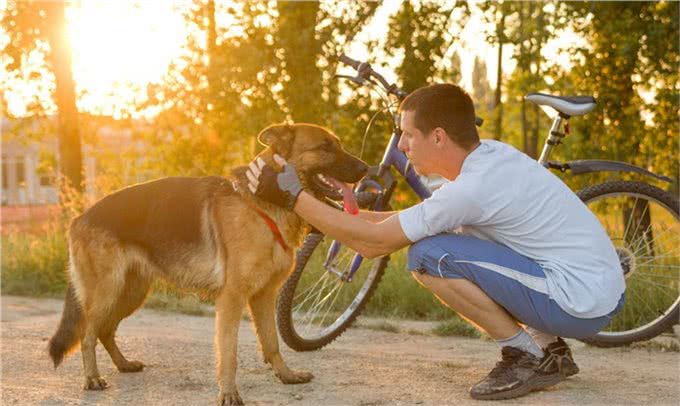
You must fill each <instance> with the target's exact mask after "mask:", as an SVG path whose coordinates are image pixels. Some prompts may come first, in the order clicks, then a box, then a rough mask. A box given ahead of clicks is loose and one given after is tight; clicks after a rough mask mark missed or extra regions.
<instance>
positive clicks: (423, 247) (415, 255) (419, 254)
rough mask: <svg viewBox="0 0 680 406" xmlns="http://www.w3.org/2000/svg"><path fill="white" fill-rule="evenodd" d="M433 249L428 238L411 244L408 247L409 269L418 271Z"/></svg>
mask: <svg viewBox="0 0 680 406" xmlns="http://www.w3.org/2000/svg"><path fill="white" fill-rule="evenodd" d="M430 251H431V245H430V244H429V243H428V240H427V239H423V240H420V241H417V242H414V243H413V244H411V246H410V247H409V248H408V253H407V260H408V269H409V271H414V272H415V271H416V270H417V269H419V268H420V267H421V266H422V264H423V263H424V262H425V261H424V260H425V257H426V256H427V255H428V253H429V252H430Z"/></svg>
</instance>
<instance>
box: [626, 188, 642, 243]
mask: <svg viewBox="0 0 680 406" xmlns="http://www.w3.org/2000/svg"><path fill="white" fill-rule="evenodd" d="M638 200H639V198H638V197H635V203H633V210H635V206H636V205H637V202H638ZM624 207H625V205H624ZM624 210H625V209H624ZM624 213H625V211H624ZM633 217H635V216H633V213H631V215H630V216H629V217H628V224H626V227H625V228H624V229H623V238H624V240H625V238H626V236H627V235H628V228H629V227H630V223H631V222H632V221H633Z"/></svg>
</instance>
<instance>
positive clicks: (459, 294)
mask: <svg viewBox="0 0 680 406" xmlns="http://www.w3.org/2000/svg"><path fill="white" fill-rule="evenodd" d="M408 259H409V269H410V270H411V271H416V272H414V274H413V275H414V277H415V278H416V279H417V280H418V281H419V282H420V283H421V284H422V285H424V286H425V287H427V288H428V289H430V290H431V291H432V292H433V293H434V294H435V295H436V296H437V297H438V298H439V299H440V300H441V301H442V302H443V303H445V304H446V305H448V306H449V307H451V308H452V309H453V310H455V311H456V312H458V313H459V314H460V315H461V316H463V317H464V318H466V319H468V320H470V321H471V322H472V323H474V324H476V325H478V326H479V327H480V328H481V329H483V330H484V331H486V332H487V333H488V334H489V335H490V336H491V337H492V338H494V339H495V340H496V341H497V342H498V344H499V346H501V347H502V358H503V359H502V361H500V362H499V363H498V364H497V366H496V368H494V369H493V370H492V371H491V373H490V374H489V375H488V376H487V377H486V378H485V379H483V380H482V381H480V382H479V383H478V384H476V385H475V386H474V387H473V388H472V389H471V392H470V393H471V395H472V396H473V397H474V398H477V399H505V398H511V397H517V396H522V395H524V394H526V393H529V392H530V391H532V390H537V389H541V388H544V387H547V386H550V385H553V384H555V383H558V382H560V381H561V380H563V379H564V375H562V374H561V373H560V370H559V369H558V368H547V365H548V363H545V362H542V361H545V360H548V359H551V356H547V355H546V356H545V357H544V354H543V350H542V349H541V347H540V346H538V345H537V344H536V343H535V342H534V340H533V339H532V338H531V336H530V335H529V334H528V333H527V332H526V331H525V330H524V329H523V328H521V327H520V326H519V324H518V322H517V320H519V321H520V322H521V323H523V324H527V325H531V326H536V327H539V328H542V329H545V327H546V325H545V324H544V323H542V320H543V319H545V318H546V316H549V315H547V313H546V310H545V309H546V303H548V300H547V288H546V280H545V274H544V273H543V271H542V269H541V268H540V266H538V265H537V264H536V263H534V262H533V261H530V260H529V259H528V258H525V257H522V256H521V255H519V254H517V253H515V252H513V251H512V250H509V249H508V248H507V247H503V246H500V245H498V244H494V243H491V242H489V241H484V240H479V239H477V238H474V237H470V236H462V235H450V234H449V235H440V236H435V237H430V238H428V239H425V240H422V241H419V242H418V243H416V244H414V245H413V246H412V247H411V249H410V250H409V258H408ZM548 305H550V306H552V305H553V304H548ZM539 313H542V314H540V315H539ZM565 345H566V344H565ZM567 348H568V347H567Z"/></svg>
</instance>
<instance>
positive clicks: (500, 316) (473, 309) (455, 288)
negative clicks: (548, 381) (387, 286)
mask: <svg viewBox="0 0 680 406" xmlns="http://www.w3.org/2000/svg"><path fill="white" fill-rule="evenodd" d="M413 276H414V277H415V278H416V280H417V281H418V282H420V284H422V285H423V286H425V287H426V288H428V289H429V290H430V291H432V293H434V295H435V296H437V297H438V298H439V300H440V301H442V302H443V303H444V304H445V305H447V306H448V307H450V308H451V309H453V310H455V311H456V312H457V313H458V314H459V315H461V316H462V317H463V318H465V319H466V320H468V321H470V322H471V323H472V324H475V325H477V326H479V328H481V329H482V330H484V331H485V332H486V333H487V334H488V335H489V336H491V338H493V339H494V340H496V342H498V343H499V345H500V346H501V347H504V346H511V347H516V348H519V349H521V350H524V351H527V352H530V353H532V354H533V355H535V356H536V357H538V358H541V357H543V351H542V350H541V347H540V346H538V345H537V344H536V343H535V342H534V340H533V339H532V338H531V336H530V335H528V334H527V333H526V331H524V330H523V329H522V327H520V325H519V324H517V322H516V321H515V319H514V318H513V317H512V316H510V314H509V313H508V312H507V310H505V309H504V308H503V307H501V306H500V305H499V304H498V303H496V302H494V301H493V299H491V298H490V297H489V296H488V295H487V294H486V293H485V292H484V291H483V290H482V289H480V288H479V286H477V285H475V284H474V283H472V282H470V281H469V280H467V279H442V278H437V277H434V276H430V275H428V274H426V273H423V274H419V273H414V274H413Z"/></svg>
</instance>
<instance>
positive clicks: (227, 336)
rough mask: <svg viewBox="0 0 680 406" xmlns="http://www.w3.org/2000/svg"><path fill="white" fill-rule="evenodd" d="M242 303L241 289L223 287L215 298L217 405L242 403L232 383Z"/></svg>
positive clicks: (234, 373) (234, 384) (243, 303)
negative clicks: (218, 393) (218, 392)
mask: <svg viewBox="0 0 680 406" xmlns="http://www.w3.org/2000/svg"><path fill="white" fill-rule="evenodd" d="M244 307H245V301H244V298H243V295H242V293H240V292H237V291H236V292H235V291H232V290H230V289H229V288H227V287H225V288H223V289H222V292H221V293H220V295H219V296H218V297H217V300H216V301H215V341H216V342H215V347H216V348H217V381H218V383H219V385H220V395H219V399H218V404H219V405H242V404H243V400H241V396H240V395H239V393H238V388H237V387H236V368H237V362H238V360H237V358H236V351H237V349H238V330H239V326H240V324H241V314H242V313H243V308H244Z"/></svg>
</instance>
